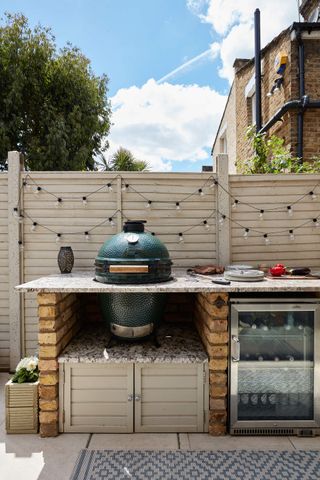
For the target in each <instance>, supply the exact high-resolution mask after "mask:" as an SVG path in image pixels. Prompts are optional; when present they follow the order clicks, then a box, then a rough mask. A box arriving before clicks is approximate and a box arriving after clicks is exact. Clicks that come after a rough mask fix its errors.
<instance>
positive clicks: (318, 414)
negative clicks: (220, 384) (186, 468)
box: [229, 299, 320, 432]
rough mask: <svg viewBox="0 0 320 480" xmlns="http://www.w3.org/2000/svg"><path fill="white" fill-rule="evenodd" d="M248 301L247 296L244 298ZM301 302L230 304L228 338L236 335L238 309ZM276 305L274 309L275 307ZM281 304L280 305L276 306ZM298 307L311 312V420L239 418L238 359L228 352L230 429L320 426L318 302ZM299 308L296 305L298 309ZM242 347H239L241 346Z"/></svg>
mask: <svg viewBox="0 0 320 480" xmlns="http://www.w3.org/2000/svg"><path fill="white" fill-rule="evenodd" d="M246 301H248V299H246ZM299 303H300V304H301V302H300V299H295V302H294V303H291V304H288V303H275V304H269V303H268V304H265V303H264V304H257V303H255V304H252V303H251V304H249V303H246V304H245V305H244V304H231V309H230V318H231V328H230V335H231V338H232V337H233V336H234V337H237V338H238V312H241V311H272V309H273V310H278V311H290V309H292V307H293V306H298V304H299ZM274 307H276V308H274ZM279 307H280V308H279ZM301 307H304V308H301V309H303V310H306V311H314V419H313V420H295V421H291V420H277V421H273V420H254V421H251V420H250V421H243V420H237V418H238V369H239V362H234V361H232V358H231V354H230V356H229V358H230V360H229V366H230V378H229V386H230V387H229V392H230V398H229V408H230V415H229V416H230V431H231V432H232V430H233V429H240V428H263V427H266V428H267V427H268V428H284V427H287V428H319V427H320V382H319V381H318V379H319V378H320V376H319V375H320V305H319V304H317V303H316V302H313V304H309V305H308V304H302V305H301ZM297 309H298V308H297ZM240 348H241V347H240Z"/></svg>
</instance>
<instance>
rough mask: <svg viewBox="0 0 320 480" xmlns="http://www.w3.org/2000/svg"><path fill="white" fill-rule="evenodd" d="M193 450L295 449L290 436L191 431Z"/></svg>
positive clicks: (191, 446)
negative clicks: (254, 435)
mask: <svg viewBox="0 0 320 480" xmlns="http://www.w3.org/2000/svg"><path fill="white" fill-rule="evenodd" d="M188 438H189V444H190V449H191V450H294V446H293V445H292V443H291V442H290V439H289V437H246V436H243V437H238V436H231V435H226V436H222V437H212V436H211V435H208V434H206V433H204V434H202V433H189V434H188Z"/></svg>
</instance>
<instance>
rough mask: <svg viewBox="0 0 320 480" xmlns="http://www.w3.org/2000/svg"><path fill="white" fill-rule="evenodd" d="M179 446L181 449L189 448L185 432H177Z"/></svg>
mask: <svg viewBox="0 0 320 480" xmlns="http://www.w3.org/2000/svg"><path fill="white" fill-rule="evenodd" d="M178 438H179V446H180V449H181V450H190V442H189V436H188V434H187V433H179V434H178Z"/></svg>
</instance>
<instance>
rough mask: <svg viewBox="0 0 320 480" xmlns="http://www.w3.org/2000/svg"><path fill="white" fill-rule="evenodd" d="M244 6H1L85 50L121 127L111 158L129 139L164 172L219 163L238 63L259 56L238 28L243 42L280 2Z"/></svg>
mask: <svg viewBox="0 0 320 480" xmlns="http://www.w3.org/2000/svg"><path fill="white" fill-rule="evenodd" d="M238 3H240V2H238V1H235V0H93V1H89V0H45V1H42V0H27V1H26V0H1V4H0V5H1V16H2V15H3V13H4V12H5V11H9V12H10V13H13V12H22V13H23V14H25V15H26V16H27V17H28V18H29V21H30V24H31V25H32V26H34V25H35V24H37V23H39V22H40V23H41V24H42V25H44V26H50V27H51V28H52V31H53V33H54V35H55V37H56V43H57V45H58V46H59V47H62V46H63V45H65V44H66V42H71V43H72V44H73V45H76V46H78V47H79V48H80V49H81V50H82V51H83V52H84V53H85V55H86V56H87V57H88V58H89V59H90V60H91V62H92V68H93V71H94V73H95V74H97V75H101V74H102V73H106V74H107V75H108V76H109V79H110V83H109V96H110V98H111V102H112V105H113V109H114V114H113V118H112V120H113V123H114V126H113V127H112V130H111V135H110V147H111V148H110V152H109V153H108V154H107V156H108V155H110V154H111V153H112V151H114V150H115V149H117V148H118V147H119V146H120V145H122V146H124V147H126V148H129V149H130V150H131V151H132V152H133V153H134V154H135V155H136V156H137V157H138V158H141V159H144V160H147V161H148V162H149V164H150V166H151V168H153V169H155V170H164V171H170V170H171V171H199V170H201V165H204V164H211V158H210V155H209V152H210V147H211V145H212V142H213V140H214V135H215V130H216V128H217V124H218V122H219V118H220V116H221V114H222V111H223V107H224V103H225V99H226V94H227V92H228V90H229V84H230V81H231V80H232V63H233V59H234V57H235V56H241V55H247V56H248V54H249V56H251V42H250V41H249V42H248V38H247V37H248V35H247V37H246V38H247V40H246V41H245V42H244V44H242V45H241V44H240V43H241V42H240V43H239V42H238V41H237V35H235V34H237V33H238V36H239V38H240V39H241V35H242V38H244V37H245V36H246V32H247V33H248V32H249V33H250V35H251V33H252V21H251V18H252V14H253V11H254V8H255V5H256V4H261V5H257V6H260V8H262V10H263V9H264V8H266V9H268V8H270V4H271V8H272V7H273V8H274V5H273V6H272V4H276V2H275V0H269V1H266V0H256V1H255V2H254V1H253V0H247V1H246V2H242V3H246V6H245V7H243V6H242V7H240V6H239V5H238ZM286 3H287V7H286V8H285V10H286V11H285V12H284V15H283V16H281V15H279V16H280V20H279V19H278V21H277V22H273V24H275V25H273V27H272V28H270V26H268V31H267V34H266V35H265V38H266V41H267V40H269V39H271V38H272V35H273V34H274V32H277V30H276V29H277V28H280V27H282V24H285V23H286V22H287V23H288V25H289V23H290V21H289V20H290V18H291V17H290V15H291V16H292V15H293V14H294V8H296V6H295V4H296V2H295V0H292V1H291V0H286ZM289 4H290V5H289ZM288 5H289V7H288ZM293 5H294V7H293ZM266 14H267V15H271V10H270V11H269V13H268V10H267V13H266ZM289 17H290V18H289ZM285 26H287V25H285ZM243 30H245V31H243ZM233 36H235V37H236V38H235V39H233ZM269 37H270V38H269ZM230 39H231V42H230ZM230 43H231V45H230ZM199 56H200V57H199ZM192 59H195V60H194V61H192ZM190 60H191V63H190V64H189V65H188V64H187V62H190ZM181 65H185V66H184V67H182V68H181V69H180V70H178V72H177V73H176V74H172V75H170V72H172V71H174V70H176V69H177V68H179V67H180V66H181ZM168 74H169V76H167V75H168ZM163 77H165V78H164V79H163V81H161V82H160V83H158V81H159V79H161V78H163Z"/></svg>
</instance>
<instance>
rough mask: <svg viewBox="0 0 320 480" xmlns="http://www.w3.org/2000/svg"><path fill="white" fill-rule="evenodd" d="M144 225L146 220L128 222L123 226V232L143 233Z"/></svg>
mask: <svg viewBox="0 0 320 480" xmlns="http://www.w3.org/2000/svg"><path fill="white" fill-rule="evenodd" d="M144 223H147V221H146V220H128V221H127V222H125V223H124V225H123V231H124V232H137V233H141V232H144Z"/></svg>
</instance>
